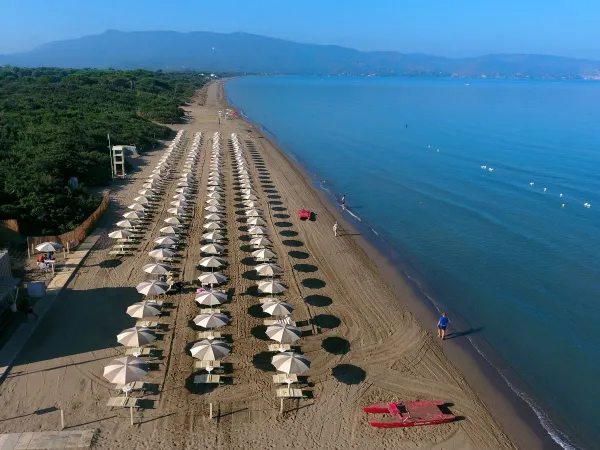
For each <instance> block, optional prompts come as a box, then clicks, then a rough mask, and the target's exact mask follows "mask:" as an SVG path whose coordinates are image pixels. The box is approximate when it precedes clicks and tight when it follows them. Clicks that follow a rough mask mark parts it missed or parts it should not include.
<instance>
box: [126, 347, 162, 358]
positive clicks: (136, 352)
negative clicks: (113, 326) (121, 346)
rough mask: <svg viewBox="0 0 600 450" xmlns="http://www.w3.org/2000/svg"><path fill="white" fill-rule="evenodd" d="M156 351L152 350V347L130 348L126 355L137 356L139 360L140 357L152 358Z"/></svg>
mask: <svg viewBox="0 0 600 450" xmlns="http://www.w3.org/2000/svg"><path fill="white" fill-rule="evenodd" d="M154 350H155V349H153V348H150V347H144V348H141V347H130V348H127V350H125V355H127V356H137V357H138V358H139V357H140V356H152V353H153V352H154Z"/></svg>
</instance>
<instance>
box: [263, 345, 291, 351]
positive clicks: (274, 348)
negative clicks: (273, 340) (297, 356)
mask: <svg viewBox="0 0 600 450" xmlns="http://www.w3.org/2000/svg"><path fill="white" fill-rule="evenodd" d="M291 349H292V347H291V346H290V344H269V351H270V352H289V351H290V350H291Z"/></svg>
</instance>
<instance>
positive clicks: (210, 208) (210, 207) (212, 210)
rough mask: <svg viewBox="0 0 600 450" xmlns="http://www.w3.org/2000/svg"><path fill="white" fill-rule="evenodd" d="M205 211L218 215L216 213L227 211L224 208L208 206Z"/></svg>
mask: <svg viewBox="0 0 600 450" xmlns="http://www.w3.org/2000/svg"><path fill="white" fill-rule="evenodd" d="M204 210H205V211H208V212H213V213H216V212H221V211H223V210H225V208H223V207H222V206H207V207H206V208H204Z"/></svg>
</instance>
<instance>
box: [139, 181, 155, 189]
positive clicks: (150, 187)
mask: <svg viewBox="0 0 600 450" xmlns="http://www.w3.org/2000/svg"><path fill="white" fill-rule="evenodd" d="M142 187H143V188H144V189H154V188H156V185H155V183H150V182H148V183H144V184H142Z"/></svg>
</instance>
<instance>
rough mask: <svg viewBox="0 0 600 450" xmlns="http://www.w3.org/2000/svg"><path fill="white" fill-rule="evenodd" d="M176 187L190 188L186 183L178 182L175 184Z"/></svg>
mask: <svg viewBox="0 0 600 450" xmlns="http://www.w3.org/2000/svg"><path fill="white" fill-rule="evenodd" d="M177 186H179V187H190V184H189V183H188V182H187V181H180V182H179V183H177Z"/></svg>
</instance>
